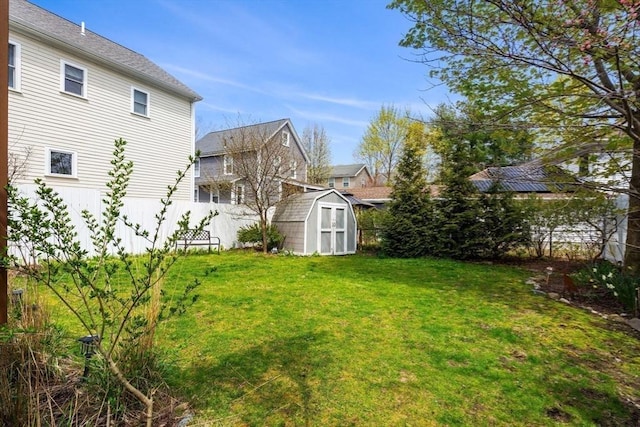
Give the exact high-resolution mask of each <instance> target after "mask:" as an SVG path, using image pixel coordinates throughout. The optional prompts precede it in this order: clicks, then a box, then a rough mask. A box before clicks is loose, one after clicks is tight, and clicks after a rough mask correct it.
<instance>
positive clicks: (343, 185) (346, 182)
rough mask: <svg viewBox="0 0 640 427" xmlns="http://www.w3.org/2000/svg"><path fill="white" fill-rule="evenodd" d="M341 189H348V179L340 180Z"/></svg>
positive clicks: (346, 177)
mask: <svg viewBox="0 0 640 427" xmlns="http://www.w3.org/2000/svg"><path fill="white" fill-rule="evenodd" d="M342 188H349V177H348V176H345V177H344V178H342Z"/></svg>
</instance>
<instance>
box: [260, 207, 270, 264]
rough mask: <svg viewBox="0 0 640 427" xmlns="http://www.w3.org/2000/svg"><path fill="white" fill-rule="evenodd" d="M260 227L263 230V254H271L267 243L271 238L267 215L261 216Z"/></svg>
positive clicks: (262, 214)
mask: <svg viewBox="0 0 640 427" xmlns="http://www.w3.org/2000/svg"><path fill="white" fill-rule="evenodd" d="M260 227H261V228H262V253H264V254H266V253H268V252H269V250H268V249H267V242H268V241H269V238H268V236H267V213H266V212H264V213H261V214H260Z"/></svg>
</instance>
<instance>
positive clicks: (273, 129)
mask: <svg viewBox="0 0 640 427" xmlns="http://www.w3.org/2000/svg"><path fill="white" fill-rule="evenodd" d="M285 126H288V127H289V130H290V131H291V133H292V137H293V139H294V140H295V142H296V144H298V146H299V147H300V151H301V152H302V156H303V157H304V159H305V160H306V161H307V162H308V161H309V157H308V156H307V152H306V151H305V149H304V147H303V146H302V144H301V143H300V138H299V137H298V134H297V133H296V131H295V129H294V127H293V125H292V124H291V120H289V119H280V120H274V121H271V122H265V123H256V124H252V125H247V126H239V127H235V128H231V129H224V130H219V131H214V132H209V133H208V134H206V135H205V136H203V137H202V138H200V139H199V140H197V141H196V151H198V150H199V151H200V157H208V156H217V155H220V154H224V153H225V147H224V141H225V140H227V139H228V138H230V137H231V136H233V134H234V132H238V131H239V130H241V129H245V130H252V129H253V130H254V131H255V132H256V133H257V134H258V135H269V139H270V138H273V137H274V136H275V135H276V134H277V133H278V132H279V131H280V130H281V129H283V128H284V127H285Z"/></svg>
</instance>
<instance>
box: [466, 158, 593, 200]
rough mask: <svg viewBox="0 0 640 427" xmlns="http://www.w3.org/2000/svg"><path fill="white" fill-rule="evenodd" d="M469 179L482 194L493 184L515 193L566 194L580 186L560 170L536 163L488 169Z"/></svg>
mask: <svg viewBox="0 0 640 427" xmlns="http://www.w3.org/2000/svg"><path fill="white" fill-rule="evenodd" d="M469 179H470V180H471V182H473V184H474V185H475V186H476V187H477V188H478V190H480V191H482V192H486V191H489V189H490V188H491V187H492V186H493V185H495V184H499V185H500V186H501V187H502V189H504V190H506V191H513V192H516V193H553V192H558V191H565V192H566V191H571V189H572V187H573V186H576V185H579V184H580V181H578V180H577V179H576V178H575V177H573V176H572V175H571V174H569V173H568V172H566V171H565V170H563V169H562V168H560V167H558V166H553V165H541V164H540V163H537V162H531V163H525V164H523V165H520V166H505V167H490V168H486V169H484V170H482V171H480V172H478V173H476V174H473V175H471V176H470V177H469Z"/></svg>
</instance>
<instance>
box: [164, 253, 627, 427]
mask: <svg viewBox="0 0 640 427" xmlns="http://www.w3.org/2000/svg"><path fill="white" fill-rule="evenodd" d="M212 268H215V271H212ZM194 277H198V278H200V279H201V280H202V283H203V284H202V286H201V287H200V288H199V289H198V293H199V294H200V299H199V300H198V302H197V303H196V304H195V306H194V307H192V308H191V309H190V310H189V311H188V312H187V314H186V315H184V316H181V317H177V318H173V319H171V320H170V321H169V322H167V323H165V324H164V325H163V326H162V329H161V330H160V333H159V334H158V337H159V346H160V347H161V348H162V349H163V351H164V352H166V354H167V356H168V358H169V361H170V362H172V363H171V364H170V366H172V367H171V369H170V371H169V378H168V380H169V382H170V383H171V385H173V386H174V387H175V388H176V390H178V392H179V393H182V395H183V396H184V398H186V399H188V400H189V401H190V402H191V403H192V405H193V407H194V408H195V410H196V411H197V416H196V419H195V420H194V422H193V423H191V424H189V425H190V426H191V425H256V426H261V425H270V426H272V425H283V426H297V425H310V426H348V425H358V426H404V425H413V426H424V425H473V426H476V425H505V426H507V425H508V426H513V425H523V426H524V425H526V426H531V425H558V424H562V423H565V424H567V425H636V424H635V423H636V422H637V418H635V417H636V416H637V413H638V412H637V411H636V412H633V411H632V409H630V408H631V406H630V405H629V404H628V403H627V402H628V401H629V400H633V401H635V402H640V377H639V375H640V342H639V341H638V340H637V339H636V338H634V337H633V336H632V335H631V333H627V332H625V329H624V328H621V327H620V326H618V330H616V329H615V325H614V324H613V323H610V322H609V323H608V322H607V321H605V320H603V319H601V318H599V317H596V316H593V315H590V314H587V313H586V312H584V311H582V310H580V309H576V308H572V307H568V306H565V305H563V304H561V303H558V302H554V301H551V300H549V299H547V298H545V297H542V296H536V295H533V293H532V292H531V289H530V286H529V285H525V284H524V282H525V280H526V279H527V278H528V274H527V273H525V272H523V271H521V270H517V269H513V268H508V267H502V266H495V265H485V264H483V265H480V264H464V263H458V262H453V261H442V260H397V259H379V258H376V257H367V256H348V257H306V258H300V257H289V256H266V257H265V256H263V255H260V254H254V253H239V252H226V253H223V254H222V255H206V254H195V255H189V256H188V257H187V258H184V259H183V260H181V261H180V262H179V263H178V264H177V265H176V266H175V268H174V269H173V270H172V271H171V273H170V277H169V279H168V280H167V290H168V292H169V294H170V293H171V291H172V289H176V287H178V286H180V285H181V284H185V283H188V282H189V281H190V280H191V279H193V278H194Z"/></svg>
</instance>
